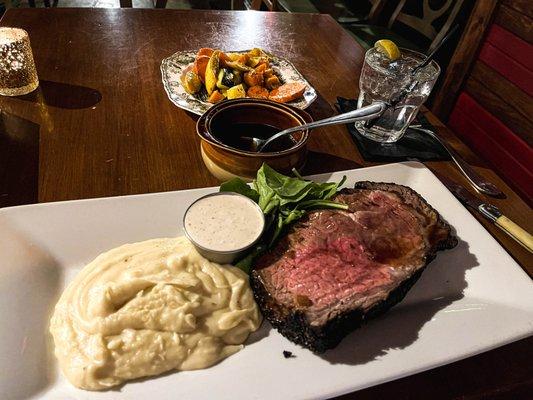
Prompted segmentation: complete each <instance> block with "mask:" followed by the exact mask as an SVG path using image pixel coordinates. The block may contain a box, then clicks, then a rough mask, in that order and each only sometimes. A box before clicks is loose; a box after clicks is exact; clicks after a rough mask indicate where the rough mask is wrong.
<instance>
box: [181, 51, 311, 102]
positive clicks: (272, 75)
mask: <svg viewBox="0 0 533 400" xmlns="http://www.w3.org/2000/svg"><path fill="white" fill-rule="evenodd" d="M274 68H275V67H274ZM274 68H273V67H272V66H271V56H270V55H269V54H268V53H266V52H264V51H263V50H262V49H260V48H254V49H252V50H249V51H248V52H239V53H237V52H235V53H225V52H223V51H221V50H215V49H211V48H208V47H205V48H201V49H200V50H198V53H197V54H196V57H195V60H194V62H193V63H191V64H190V65H188V66H187V67H186V68H185V69H183V70H182V73H181V76H180V81H181V84H182V86H183V88H184V90H185V91H187V93H189V94H193V95H194V96H195V97H196V98H197V99H199V100H201V101H209V102H211V103H216V102H219V101H221V100H223V99H224V98H229V99H235V98H240V97H246V96H248V97H254V98H270V99H272V100H275V101H279V102H287V101H291V100H294V99H296V98H298V97H301V96H302V94H303V91H305V86H304V87H302V86H299V84H291V85H288V86H285V85H283V84H284V83H285V81H284V79H283V77H282V76H281V75H280V74H279V72H275V70H274Z"/></svg>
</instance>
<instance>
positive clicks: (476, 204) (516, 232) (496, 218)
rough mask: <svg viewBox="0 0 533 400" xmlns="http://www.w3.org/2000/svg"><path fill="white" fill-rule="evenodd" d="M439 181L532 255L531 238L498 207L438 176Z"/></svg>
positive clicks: (532, 240) (532, 237) (462, 201)
mask: <svg viewBox="0 0 533 400" xmlns="http://www.w3.org/2000/svg"><path fill="white" fill-rule="evenodd" d="M439 179H440V180H441V181H442V183H444V185H445V186H446V187H447V188H448V189H449V190H450V191H451V192H452V193H453V194H454V195H455V197H457V198H458V199H459V200H460V201H461V203H463V204H465V205H467V206H469V207H472V208H473V209H474V210H477V211H479V212H480V213H481V214H482V215H483V216H484V217H485V218H487V219H489V220H491V221H492V222H493V223H494V224H495V225H496V226H497V227H498V228H500V229H501V230H503V231H504V232H505V233H507V234H508V235H509V236H511V237H512V238H513V239H514V240H516V241H517V242H518V243H520V244H521V245H522V246H524V247H525V248H526V249H527V250H529V251H530V252H532V253H533V236H531V235H530V234H529V233H528V232H527V231H526V230H525V229H523V228H522V227H520V226H519V225H517V224H515V223H514V222H513V221H511V220H510V219H509V218H507V217H506V216H505V215H503V214H502V212H501V211H500V210H499V209H498V207H496V206H493V205H492V204H489V203H484V202H483V201H482V200H481V199H479V198H478V197H477V196H474V195H473V194H472V193H470V192H469V191H468V190H467V189H466V188H464V187H463V186H461V185H459V184H457V183H455V182H453V181H451V180H449V179H447V178H445V177H442V176H439Z"/></svg>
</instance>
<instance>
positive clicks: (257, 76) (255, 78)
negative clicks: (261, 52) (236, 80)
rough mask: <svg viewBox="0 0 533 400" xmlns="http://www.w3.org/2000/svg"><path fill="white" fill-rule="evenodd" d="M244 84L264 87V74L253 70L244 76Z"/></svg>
mask: <svg viewBox="0 0 533 400" xmlns="http://www.w3.org/2000/svg"><path fill="white" fill-rule="evenodd" d="M244 82H245V83H246V84H247V85H248V86H262V85H263V74H262V73H260V72H257V71H255V70H251V71H249V72H246V73H245V74H244Z"/></svg>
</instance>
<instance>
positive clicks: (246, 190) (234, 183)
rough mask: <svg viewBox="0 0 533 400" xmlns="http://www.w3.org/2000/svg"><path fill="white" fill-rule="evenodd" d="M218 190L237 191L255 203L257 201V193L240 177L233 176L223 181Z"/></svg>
mask: <svg viewBox="0 0 533 400" xmlns="http://www.w3.org/2000/svg"><path fill="white" fill-rule="evenodd" d="M220 191H221V192H235V193H239V194H242V195H244V196H246V197H248V198H250V199H252V200H253V201H255V202H256V203H257V202H258V201H259V193H257V191H255V190H254V189H252V188H251V187H250V186H248V185H247V184H246V182H244V181H243V180H242V179H240V178H233V179H231V180H229V181H227V182H224V183H223V184H222V185H220Z"/></svg>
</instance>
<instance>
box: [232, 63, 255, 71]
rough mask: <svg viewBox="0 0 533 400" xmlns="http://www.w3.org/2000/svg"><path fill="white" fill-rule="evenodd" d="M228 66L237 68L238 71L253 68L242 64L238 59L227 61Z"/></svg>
mask: <svg viewBox="0 0 533 400" xmlns="http://www.w3.org/2000/svg"><path fill="white" fill-rule="evenodd" d="M226 66H227V67H228V68H231V69H236V70H237V71H242V72H246V71H250V70H251V69H252V68H251V67H249V66H247V65H244V64H241V63H239V62H238V61H227V62H226Z"/></svg>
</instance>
